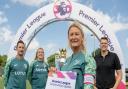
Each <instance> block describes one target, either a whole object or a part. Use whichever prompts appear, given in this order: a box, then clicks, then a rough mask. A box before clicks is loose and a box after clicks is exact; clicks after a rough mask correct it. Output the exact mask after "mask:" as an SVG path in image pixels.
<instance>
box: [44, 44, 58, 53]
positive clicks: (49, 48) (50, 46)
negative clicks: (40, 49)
mask: <svg viewBox="0 0 128 89" xmlns="http://www.w3.org/2000/svg"><path fill="white" fill-rule="evenodd" d="M58 47H59V46H58V45H57V44H55V43H48V44H46V45H45V46H44V48H45V51H47V52H49V54H51V53H54V52H55V51H56V50H57V48H58Z"/></svg>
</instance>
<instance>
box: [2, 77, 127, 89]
mask: <svg viewBox="0 0 128 89" xmlns="http://www.w3.org/2000/svg"><path fill="white" fill-rule="evenodd" d="M0 89H4V83H3V79H2V78H1V77H0ZM27 89H31V86H30V84H29V82H28V81H27ZM127 89H128V86H127Z"/></svg>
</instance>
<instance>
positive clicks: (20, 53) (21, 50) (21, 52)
mask: <svg viewBox="0 0 128 89" xmlns="http://www.w3.org/2000/svg"><path fill="white" fill-rule="evenodd" d="M16 51H17V55H18V56H20V57H22V56H23V55H24V51H25V45H24V44H23V43H18V45H17V48H16Z"/></svg>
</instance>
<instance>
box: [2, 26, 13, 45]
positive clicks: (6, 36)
mask: <svg viewBox="0 0 128 89" xmlns="http://www.w3.org/2000/svg"><path fill="white" fill-rule="evenodd" d="M0 29H1V32H0V42H1V44H4V42H11V41H12V40H13V37H14V35H13V33H12V32H11V31H10V29H9V27H8V26H6V27H1V28H0Z"/></svg>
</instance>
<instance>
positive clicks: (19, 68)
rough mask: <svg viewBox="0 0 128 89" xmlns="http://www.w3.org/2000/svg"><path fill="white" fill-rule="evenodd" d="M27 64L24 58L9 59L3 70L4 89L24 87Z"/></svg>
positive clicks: (23, 88) (24, 88)
mask: <svg viewBox="0 0 128 89" xmlns="http://www.w3.org/2000/svg"><path fill="white" fill-rule="evenodd" d="M28 67H29V64H28V62H27V61H26V60H25V59H20V60H19V59H17V58H13V59H10V60H9V61H8V62H7V64H6V66H5V70H4V85H5V88H6V89H26V79H27V72H28Z"/></svg>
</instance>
